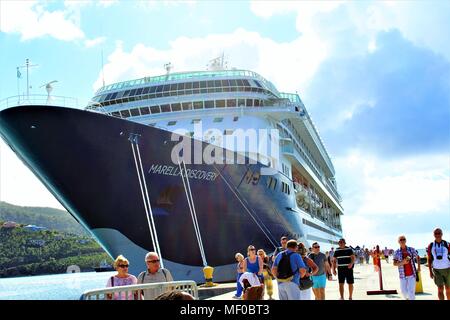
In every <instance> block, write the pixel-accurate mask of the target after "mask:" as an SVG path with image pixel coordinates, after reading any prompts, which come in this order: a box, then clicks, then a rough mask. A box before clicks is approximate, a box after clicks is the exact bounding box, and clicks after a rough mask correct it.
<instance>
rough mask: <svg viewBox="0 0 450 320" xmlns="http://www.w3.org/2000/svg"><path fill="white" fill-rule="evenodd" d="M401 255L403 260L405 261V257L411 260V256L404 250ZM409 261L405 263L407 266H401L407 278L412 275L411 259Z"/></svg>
mask: <svg viewBox="0 0 450 320" xmlns="http://www.w3.org/2000/svg"><path fill="white" fill-rule="evenodd" d="M402 255H403V260H405V259H406V257H410V258H411V255H410V254H409V253H408V251H406V249H405V250H402ZM409 261H410V262H409V263H407V264H405V265H404V266H403V269H404V270H405V277H409V276H412V275H414V272H413V267H412V265H411V261H412V258H411V260H409Z"/></svg>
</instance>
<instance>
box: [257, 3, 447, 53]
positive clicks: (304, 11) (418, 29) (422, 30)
mask: <svg viewBox="0 0 450 320" xmlns="http://www.w3.org/2000/svg"><path fill="white" fill-rule="evenodd" d="M338 9H342V10H341V11H339V12H338ZM251 10H252V11H253V13H254V14H255V15H257V16H259V17H263V18H270V17H271V16H273V15H281V14H287V13H292V12H295V13H296V14H297V22H296V26H297V30H298V31H299V32H300V33H302V34H307V33H316V34H317V35H320V37H321V39H322V40H323V41H326V42H327V44H328V45H329V46H331V44H332V43H334V42H336V40H338V39H336V38H335V37H336V34H337V33H339V32H341V31H342V30H345V29H348V30H351V31H352V32H357V34H358V35H359V36H361V39H364V42H366V43H367V45H368V46H369V50H373V49H374V43H373V40H372V39H373V38H374V36H375V35H376V34H377V33H378V32H379V31H388V30H391V29H397V30H399V31H400V32H401V33H402V34H403V36H404V37H405V38H406V39H408V40H410V41H411V42H413V43H414V44H416V45H418V46H422V47H426V48H429V49H431V50H433V51H434V52H436V53H439V54H442V55H444V56H445V57H447V59H450V42H449V41H447V39H448V30H450V2H446V1H434V2H431V1H428V2H420V1H419V2H418V1H364V2H362V1H347V2H341V1H253V2H252V3H251ZM336 13H339V14H336ZM324 18H325V19H324ZM341 40H342V39H341ZM366 47H367V46H366Z"/></svg>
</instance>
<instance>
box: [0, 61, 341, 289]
mask: <svg viewBox="0 0 450 320" xmlns="http://www.w3.org/2000/svg"><path fill="white" fill-rule="evenodd" d="M68 101H70V100H68V99H66V98H63V97H56V96H50V94H49V96H48V97H47V99H46V100H43V101H40V100H39V99H35V97H33V96H32V95H31V96H26V97H15V98H8V99H5V100H3V102H2V103H1V104H0V106H3V108H2V109H3V110H2V109H0V110H2V111H1V112H0V134H1V137H2V138H3V140H5V141H6V143H7V144H8V145H9V146H10V148H11V149H12V150H13V151H14V152H15V153H16V155H17V156H18V157H19V158H20V159H21V160H22V161H23V162H24V163H25V165H26V166H27V167H28V168H29V169H30V170H31V171H32V172H33V173H34V174H35V175H36V176H37V177H38V178H39V180H40V181H41V182H42V183H43V184H44V185H45V186H46V187H47V189H48V190H49V191H50V192H51V193H52V194H53V195H54V196H55V197H56V199H58V201H59V202H60V203H61V204H62V205H63V206H64V207H65V208H66V209H67V211H68V212H69V213H70V214H71V215H72V216H73V217H74V218H75V219H76V220H77V221H78V222H79V223H80V224H81V225H83V226H84V227H85V228H86V229H87V230H88V231H89V232H90V233H91V234H92V235H93V236H94V237H95V238H96V239H97V240H98V242H99V243H100V244H101V246H102V247H103V248H104V249H105V250H106V251H107V252H108V253H109V255H111V257H113V258H115V257H116V256H118V255H119V254H123V255H124V256H125V257H127V258H128V259H129V261H130V272H131V273H132V274H138V273H139V272H140V271H142V270H145V269H146V266H145V262H144V257H145V254H146V253H147V252H149V251H156V252H157V253H159V255H160V257H161V262H162V264H163V266H164V267H165V268H168V269H169V270H170V271H171V273H172V274H173V276H174V279H175V280H186V279H192V280H195V281H197V282H199V283H201V282H204V281H205V279H204V276H203V272H202V270H203V267H204V266H206V265H209V266H212V267H214V281H218V282H220V281H229V280H233V279H235V264H236V262H235V260H234V256H235V253H236V252H242V253H244V255H245V253H246V250H247V246H248V245H250V244H252V245H254V246H255V247H257V248H261V249H264V250H265V251H266V252H267V253H271V252H272V251H273V250H274V249H275V247H276V246H279V241H280V238H281V237H282V236H288V237H289V238H293V239H297V240H299V241H302V242H304V243H306V244H307V245H308V246H310V245H311V244H312V242H315V241H317V242H319V243H320V244H321V246H322V250H323V251H325V250H329V249H330V248H331V247H332V246H335V245H336V244H337V241H338V239H339V238H341V237H342V228H341V222H340V216H341V215H342V214H343V212H344V210H343V207H342V205H341V197H340V195H339V193H338V190H337V184H336V180H335V170H334V167H333V164H332V161H331V159H330V156H329V154H328V152H327V150H326V148H325V146H324V143H323V141H322V139H321V137H320V135H319V133H318V130H317V129H316V126H315V125H314V123H313V121H312V119H311V117H310V115H309V113H308V111H307V110H306V108H305V106H304V104H303V102H302V100H301V98H300V96H299V95H298V94H296V93H285V92H280V91H278V90H277V88H276V87H275V86H274V85H273V84H272V83H271V82H270V81H268V80H267V79H265V78H264V77H262V76H261V75H259V74H257V73H255V72H253V71H248V70H237V69H226V68H224V67H223V61H220V59H219V60H214V61H213V63H211V64H210V67H209V69H208V70H205V71H195V72H171V70H170V68H167V72H166V74H163V75H160V76H151V77H144V78H140V79H135V80H130V81H124V82H118V83H113V84H109V85H106V86H103V87H101V88H100V89H99V90H98V91H97V92H96V93H95V96H94V97H93V98H92V100H91V101H90V102H89V103H88V105H87V106H85V107H84V108H76V107H71V106H68ZM255 132H256V133H258V135H257V139H258V141H257V145H258V147H257V148H256V149H255V148H251V145H252V142H251V141H250V140H252V139H254V137H252V133H255ZM238 133H239V134H241V136H239V135H238ZM260 133H261V134H260ZM242 134H244V136H242ZM233 140H234V141H236V140H237V143H235V144H234V145H233V144H232V143H228V142H230V141H233ZM180 146H181V147H180ZM262 146H265V148H264V147H262ZM271 150H272V151H273V150H275V152H271ZM205 154H206V155H209V159H205V157H204V155H205ZM198 155H200V156H198ZM207 158H208V157H207ZM211 158H212V160H211Z"/></svg>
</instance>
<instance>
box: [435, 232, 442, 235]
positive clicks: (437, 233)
mask: <svg viewBox="0 0 450 320" xmlns="http://www.w3.org/2000/svg"><path fill="white" fill-rule="evenodd" d="M434 235H435V236H440V235H442V233H441V232H435V233H434Z"/></svg>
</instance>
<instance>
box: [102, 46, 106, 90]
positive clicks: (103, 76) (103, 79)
mask: <svg viewBox="0 0 450 320" xmlns="http://www.w3.org/2000/svg"><path fill="white" fill-rule="evenodd" d="M103 69H104V64H103V48H102V81H103V86H105V71H104V70H103Z"/></svg>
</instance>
